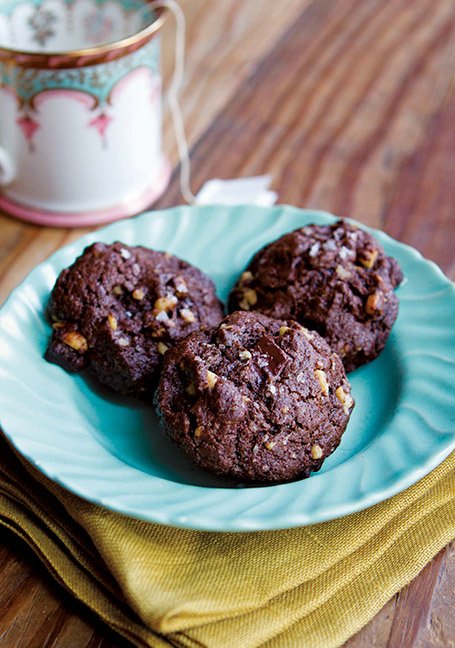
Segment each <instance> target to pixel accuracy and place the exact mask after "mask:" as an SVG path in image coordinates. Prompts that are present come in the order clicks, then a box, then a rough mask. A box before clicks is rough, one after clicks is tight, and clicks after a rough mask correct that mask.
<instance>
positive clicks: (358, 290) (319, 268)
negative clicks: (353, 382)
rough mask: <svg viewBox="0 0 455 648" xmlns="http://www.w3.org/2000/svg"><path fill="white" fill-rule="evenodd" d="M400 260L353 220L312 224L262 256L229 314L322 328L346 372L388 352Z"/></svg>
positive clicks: (233, 300)
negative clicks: (261, 316)
mask: <svg viewBox="0 0 455 648" xmlns="http://www.w3.org/2000/svg"><path fill="white" fill-rule="evenodd" d="M402 280H403V274H402V272H401V270H400V267H399V265H398V263H397V261H396V260H395V259H393V258H391V257H389V256H387V255H386V254H385V252H384V250H383V248H382V246H381V245H380V244H379V243H378V242H377V241H376V240H375V239H374V237H373V236H372V235H371V234H369V233H368V232H365V231H364V230H362V229H359V228H357V227H356V226H354V225H352V224H350V223H349V222H347V221H344V220H339V221H337V222H336V223H334V224H333V225H309V226H307V227H302V228H300V229H297V230H295V231H294V232H290V233H289V234H285V235H284V236H282V237H281V238H279V239H277V240H276V241H274V242H273V243H270V244H269V245H267V246H266V247H264V248H263V249H262V250H260V251H259V252H258V253H257V254H256V255H255V256H254V258H253V260H252V261H251V263H250V264H249V266H248V267H247V269H246V271H245V272H244V273H243V274H242V276H241V277H240V279H239V281H238V282H237V284H236V286H235V287H234V289H233V290H232V292H231V295H230V298H229V310H230V311H235V310H238V309H243V310H246V311H250V310H254V311H259V312H261V313H264V314H265V315H268V316H269V317H277V318H285V319H295V320H297V321H298V322H300V323H301V324H303V325H304V326H307V327H308V328H310V329H315V330H316V331H318V333H319V334H320V335H322V336H323V337H324V338H325V339H326V340H327V342H328V343H329V344H330V346H331V347H332V349H333V350H334V351H336V352H337V353H338V354H339V355H340V357H341V358H342V360H343V363H344V366H345V369H346V371H352V370H353V369H355V368H356V367H358V366H360V365H362V364H365V363H367V362H370V360H373V359H374V358H376V356H377V355H378V354H379V353H380V352H381V351H382V349H383V348H384V346H385V343H386V340H387V338H388V336H389V333H390V330H391V328H392V325H393V323H394V322H395V319H396V317H397V314H398V298H397V296H396V295H395V293H394V289H395V288H396V287H397V286H398V285H399V284H400V283H401V281H402Z"/></svg>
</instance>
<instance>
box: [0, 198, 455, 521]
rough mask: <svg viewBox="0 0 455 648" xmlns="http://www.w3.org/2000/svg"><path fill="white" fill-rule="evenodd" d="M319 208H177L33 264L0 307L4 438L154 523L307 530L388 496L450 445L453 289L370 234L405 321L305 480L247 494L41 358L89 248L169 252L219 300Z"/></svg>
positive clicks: (149, 417) (84, 493)
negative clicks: (336, 440) (396, 277)
mask: <svg viewBox="0 0 455 648" xmlns="http://www.w3.org/2000/svg"><path fill="white" fill-rule="evenodd" d="M333 219H334V217H333V216H330V215H329V214H326V213H323V212H315V211H306V210H300V209H295V208H292V207H286V206H283V207H282V206H278V207H273V208H263V207H250V206H239V207H214V206H207V207H177V208H175V209H171V210H167V211H160V212H152V213H148V214H144V215H143V216H140V217H138V218H135V219H131V220H126V221H123V222H119V223H115V224H114V225H111V226H109V227H106V228H105V229H103V230H99V231H97V232H92V233H91V234H89V235H87V236H84V237H83V238H81V239H80V240H78V241H77V242H75V243H72V244H70V245H68V246H66V247H65V248H63V249H61V250H59V251H58V252H57V253H56V254H54V255H53V256H52V257H51V258H50V259H48V260H47V261H45V262H44V263H42V264H41V265H39V266H38V267H37V268H36V269H35V270H33V272H32V273H31V274H30V275H29V276H28V277H27V279H26V280H25V281H24V282H23V283H22V284H21V286H19V288H17V289H16V290H15V291H14V292H13V294H12V295H11V296H10V298H9V299H8V301H7V302H6V304H5V305H4V307H3V309H2V310H1V312H0V358H1V360H0V363H1V364H0V411H1V424H2V427H3V430H4V432H5V434H6V435H7V437H8V438H9V439H10V441H11V442H12V443H13V444H14V446H15V447H16V448H17V449H18V450H19V452H21V453H22V455H23V456H25V457H26V458H27V459H28V460H29V461H30V462H31V463H32V464H34V465H35V466H36V467H37V468H38V469H39V470H41V471H42V472H43V473H44V474H46V475H47V476H48V477H50V478H51V479H53V480H54V481H55V482H57V483H58V484H61V485H62V486H64V487H66V488H67V489H69V490H70V491H73V492H74V493H76V494H77V495H79V496H81V497H84V498H86V499H87V500H90V501H92V502H96V503H97V504H101V505H102V506H105V507H107V508H109V509H112V510H115V511H118V512H120V513H124V514H126V515H131V516H134V517H138V518H141V519H143V520H149V521H152V522H157V523H161V524H169V525H173V526H179V527H185V528H190V529H203V530H212V531H250V530H262V529H280V528H286V527H293V526H301V525H305V524H311V523H314V522H321V521H324V520H330V519H333V518H337V517H340V516H343V515H346V514H348V513H353V512H354V511H359V510H361V509H364V508H366V507H368V506H371V505H372V504H375V503H377V502H380V501H382V500H385V499H386V498H388V497H390V496H392V495H394V494H395V493H398V492H400V491H402V490H403V489H405V488H407V487H408V486H410V485H411V484H413V483H415V482H416V481H417V480H419V479H420V478H422V477H423V476H424V475H426V474H427V473H428V472H429V471H430V470H432V469H433V468H434V467H435V466H437V465H438V464H439V463H440V462H441V461H442V460H443V459H444V458H445V457H446V456H447V455H448V454H449V453H450V451H451V450H452V449H454V447H455V399H454V385H455V336H454V323H455V289H454V286H453V284H452V283H451V282H450V281H449V280H448V279H447V278H446V277H445V276H444V275H443V274H442V272H441V271H440V270H439V268H438V267H437V266H436V265H434V264H433V263H431V262H429V261H426V260H424V259H423V258H422V256H421V255H420V254H419V253H418V252H416V251H415V250H413V249H412V248H410V247H407V246H406V245H402V244H401V243H398V242H396V241H394V240H392V239H391V238H389V237H388V236H386V235H385V234H383V233H381V232H377V231H375V232H373V233H374V234H375V236H376V237H377V238H378V240H379V241H380V242H381V243H382V244H383V245H384V247H385V249H386V251H387V252H388V254H391V255H393V256H394V257H396V258H397V259H398V261H399V263H400V264H401V267H402V268H403V271H404V274H405V277H406V279H405V282H404V283H403V284H402V286H401V287H400V288H399V289H398V295H399V298H400V313H399V316H398V319H397V322H396V324H395V326H394V329H393V331H392V334H391V336H390V338H389V340H388V342H387V345H386V348H385V350H384V352H383V353H382V354H381V356H380V357H379V358H377V359H376V360H375V361H374V362H372V363H370V364H369V365H366V366H364V367H361V368H360V369H358V370H356V371H355V372H353V373H352V374H350V380H351V383H352V391H353V394H354V397H355V400H356V407H355V409H354V412H353V415H352V417H351V421H350V422H349V425H348V428H347V430H346V432H345V434H344V436H343V439H342V442H341V444H340V446H339V448H338V449H337V451H336V452H335V453H334V454H333V455H332V456H331V457H330V458H329V459H328V460H327V461H326V462H325V463H324V465H323V468H322V469H321V471H320V472H319V473H316V474H314V475H312V476H311V477H310V478H309V479H306V480H301V481H296V482H293V483H289V484H281V485H276V486H253V487H248V488H244V487H242V486H241V485H240V484H233V483H229V482H225V481H222V480H220V479H218V478H216V477H212V476H210V475H209V474H207V473H203V472H202V471H199V470H198V469H196V468H195V467H193V466H192V465H190V464H189V462H188V461H187V460H186V459H185V457H184V456H183V455H181V454H180V451H179V450H177V448H176V447H175V446H173V445H172V444H171V443H170V442H169V441H168V440H167V438H166V437H165V436H164V435H163V433H162V432H161V430H160V428H159V426H158V422H157V419H156V418H155V416H154V414H153V411H152V409H151V408H148V407H146V406H144V405H142V404H140V403H138V402H136V401H133V400H127V399H120V398H116V397H114V396H112V395H111V394H108V393H105V392H102V391H101V390H100V389H99V388H98V387H96V386H95V385H94V384H93V383H91V382H89V381H88V380H87V379H86V378H85V377H84V376H81V375H76V376H75V375H70V374H68V373H66V372H65V371H63V370H62V369H61V368H59V367H57V366H55V365H51V364H48V363H47V362H45V361H44V360H43V353H44V351H45V348H46V344H47V340H48V337H49V334H50V332H51V329H50V327H49V324H48V323H47V322H46V319H45V317H44V309H45V305H46V302H47V299H48V296H49V292H50V290H51V288H52V286H53V284H54V282H55V280H56V278H57V275H58V273H59V272H60V270H61V269H62V268H64V267H65V266H67V265H69V264H70V263H72V261H73V260H74V259H75V257H76V256H77V255H78V254H79V253H80V252H81V251H82V249H83V248H84V247H85V246H86V245H88V244H89V243H92V242H94V241H97V240H101V241H105V242H112V241H115V240H121V241H123V242H124V243H126V244H130V245H137V244H141V245H146V246H150V247H153V248H156V249H161V250H169V251H170V252H172V253H174V254H177V255H178V256H181V257H183V258H184V259H186V260H188V261H189V262H191V263H193V264H195V265H196V266H198V267H199V268H201V269H202V270H203V271H205V272H206V273H207V274H209V275H210V276H211V277H212V278H213V279H214V281H215V283H216V286H217V290H218V294H219V296H220V297H221V298H222V299H224V300H225V299H226V297H227V295H228V292H229V290H230V288H231V286H232V285H233V283H234V282H235V279H236V277H237V276H238V274H239V273H240V272H241V271H242V269H243V268H244V267H245V265H246V263H247V262H248V260H249V259H250V258H251V256H252V255H253V254H254V253H255V252H256V251H257V250H258V249H259V248H260V247H262V246H263V245H264V244H266V243H268V242H269V241H271V240H273V239H275V238H276V237H278V236H280V235H281V234H283V233H284V232H288V231H290V230H292V229H295V228H297V227H300V226H303V225H306V224H308V223H331V222H332V221H333Z"/></svg>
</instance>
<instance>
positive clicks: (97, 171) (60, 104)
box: [0, 0, 169, 227]
mask: <svg viewBox="0 0 455 648" xmlns="http://www.w3.org/2000/svg"><path fill="white" fill-rule="evenodd" d="M163 22H164V13H163V10H161V9H154V7H153V2H147V1H146V0H2V2H1V3H0V208H1V209H3V210H4V211H6V212H8V213H10V214H12V215H15V216H18V217H20V218H23V219H25V220H29V221H32V222H35V223H41V224H45V225H55V226H68V227H73V226H81V225H89V224H95V223H102V222H107V221H111V220H115V219H117V218H122V217H124V216H129V215H132V214H135V213H138V212H139V211H141V210H143V209H144V208H145V207H147V206H148V205H150V204H151V203H152V202H153V201H154V200H155V199H156V198H157V197H158V196H159V195H160V194H161V193H162V192H163V191H164V189H165V187H166V185H167V183H168V180H169V165H168V163H167V162H166V160H165V159H164V157H163V153H162V143H161V132H162V125H161V74H160V70H159V52H160V43H159V33H160V29H161V26H162V24H163Z"/></svg>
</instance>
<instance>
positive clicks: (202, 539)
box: [0, 437, 455, 648]
mask: <svg viewBox="0 0 455 648" xmlns="http://www.w3.org/2000/svg"><path fill="white" fill-rule="evenodd" d="M0 457H1V461H0V522H1V523H2V524H3V525H5V526H6V527H8V528H10V529H12V530H13V531H14V532H15V533H16V534H18V535H19V536H20V537H22V538H23V539H24V540H25V541H26V542H27V543H28V544H29V545H30V546H31V547H32V548H33V549H34V551H35V552H36V554H37V555H38V556H39V558H40V559H41V560H42V561H43V563H44V564H45V565H46V567H47V568H48V570H49V572H50V573H51V574H52V576H53V577H54V578H56V579H57V580H58V581H59V582H60V583H61V584H62V585H64V586H65V587H66V588H67V589H68V590H69V591H70V592H71V593H72V594H73V595H74V596H76V597H77V598H78V599H80V600H81V601H83V602H84V603H85V604H86V605H87V606H88V607H90V608H91V609H92V610H93V611H95V612H96V613H97V614H98V615H99V616H100V617H101V618H102V619H104V621H105V622H106V623H107V624H108V625H109V626H111V627H112V628H114V629H115V630H117V631H118V632H119V633H121V634H122V635H123V636H124V637H126V638H128V639H129V640H130V641H131V642H132V643H133V644H135V645H137V646H153V647H155V646H156V647H161V646H178V647H191V648H203V647H205V646H207V647H209V648H226V647H227V646H236V647H237V646H238V647H242V648H249V647H253V646H265V647H267V648H289V647H290V646H299V648H305V647H309V648H318V647H321V648H331V647H332V646H340V645H341V644H342V643H343V642H344V641H345V640H347V639H348V638H349V637H350V636H351V635H352V634H354V633H355V632H357V631H358V630H359V629H360V628H361V627H362V626H363V625H365V624H366V623H367V622H368V621H369V620H370V619H371V618H372V617H373V616H374V614H375V613H376V612H377V611H378V610H380V608H381V607H382V606H383V605H384V604H385V603H386V602H387V601H388V599H389V598H390V597H391V596H392V595H393V594H394V593H395V592H397V591H398V590H399V589H401V588H402V587H403V586H404V585H406V584H407V583H408V582H410V581H411V580H412V579H413V578H414V577H415V576H416V575H417V574H418V573H419V571H420V570H421V569H422V568H423V566H424V565H425V564H426V563H427V562H428V561H429V560H430V559H431V558H432V557H433V556H434V555H435V554H436V553H437V552H438V551H439V550H440V549H441V548H442V547H443V546H444V545H446V544H447V543H448V542H449V541H450V540H451V539H452V538H453V537H454V536H455V497H454V495H455V470H454V468H455V453H453V454H452V455H451V456H450V457H449V458H448V459H446V460H445V462H444V463H443V464H441V465H440V466H439V467H438V468H437V469H436V470H434V471H433V472H432V473H431V474H430V475H428V476H427V477H425V478H424V479H423V480H421V481H420V482H419V483H418V484H416V485H414V486H413V487H411V488H409V489H408V490H406V491H405V492H403V493H400V494H399V495H396V496H395V497H393V498H392V499H390V500H388V501H387V502H383V503H381V504H378V505H376V506H374V507H372V508H370V509H368V510H366V511H362V512H361V513H357V514H354V515H350V516H348V517H345V518H343V519H340V520H335V521H332V522H327V523H324V524H317V525H313V526H310V527H304V528H300V529H290V530H286V531H271V532H257V533H238V534H231V533H206V532H200V531H185V530H181V529H173V528H168V527H163V526H159V525H154V524H150V523H146V522H141V521H138V520H133V519H131V518H127V517H124V516H122V515H118V514H116V513H112V512H110V511H108V510H106V509H103V508H100V507H98V506H95V505H93V504H90V503H88V502H86V501H84V500H82V499H80V498H78V497H76V496H74V495H72V494H71V493H69V492H67V491H66V490H64V489H62V488H60V487H59V486H57V485H56V484H54V483H53V482H51V481H50V480H48V479H46V478H45V477H44V476H43V475H41V474H40V473H39V472H38V471H36V470H35V469H34V468H33V467H32V466H31V465H30V464H28V463H27V462H25V461H24V460H23V459H21V458H20V457H19V456H18V455H17V454H16V453H15V452H14V451H13V450H12V448H11V447H10V446H9V444H8V443H7V442H6V440H5V439H4V438H3V437H1V438H0Z"/></svg>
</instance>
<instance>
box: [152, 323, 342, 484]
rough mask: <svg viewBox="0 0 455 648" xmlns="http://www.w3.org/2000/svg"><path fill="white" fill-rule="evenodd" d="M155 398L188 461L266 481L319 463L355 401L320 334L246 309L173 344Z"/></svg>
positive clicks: (339, 365)
mask: <svg viewBox="0 0 455 648" xmlns="http://www.w3.org/2000/svg"><path fill="white" fill-rule="evenodd" d="M155 400H156V405H157V410H158V413H159V415H160V417H161V420H162V423H163V425H164V428H165V430H166V432H167V434H168V435H169V437H170V438H171V439H172V440H173V441H174V442H175V443H176V444H177V445H178V446H179V447H180V448H181V449H182V450H183V451H184V452H185V453H186V454H187V456H188V457H189V458H190V459H191V460H192V461H193V462H194V463H195V464H197V465H198V466H200V467H202V468H204V469H206V470H208V471H211V472H214V473H216V474H219V475H223V476H227V477H232V478H234V479H237V480H240V481H249V482H267V483H277V482H284V481H289V480H293V479H299V478H303V477H308V476H309V474H310V473H311V472H312V471H316V470H319V468H320V467H321V465H322V463H323V461H324V459H325V458H326V457H328V456H329V455H330V454H331V453H332V452H333V451H334V450H335V448H336V447H337V446H338V444H339V442H340V439H341V436H342V434H343V432H344V430H345V428H346V426H347V424H348V421H349V416H350V414H351V411H352V408H353V406H354V401H353V399H352V397H351V390H350V386H349V383H348V381H347V378H346V374H345V371H344V368H343V364H342V362H341V360H340V358H339V357H338V355H336V354H335V353H333V352H332V350H331V349H330V348H329V345H328V344H327V342H325V340H323V339H322V338H321V337H320V336H319V335H318V333H316V332H310V331H308V330H307V329H305V328H304V327H302V326H301V325H300V324H298V323H297V322H294V321H283V320H282V321H279V320H275V319H271V318H269V317H266V316H265V315H261V314H260V313H246V312H236V313H233V314H232V315H230V316H228V317H227V318H225V319H224V320H223V322H222V323H221V325H220V326H218V327H216V328H214V329H212V330H210V329H207V330H205V331H200V332H198V333H193V334H191V335H189V336H188V337H187V338H185V339H184V340H183V341H182V342H179V344H177V345H176V346H175V347H174V348H173V349H171V350H170V351H169V353H167V354H166V356H165V359H164V364H163V370H162V374H161V378H160V382H159V385H158V389H157V391H156V394H155Z"/></svg>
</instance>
